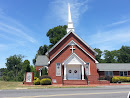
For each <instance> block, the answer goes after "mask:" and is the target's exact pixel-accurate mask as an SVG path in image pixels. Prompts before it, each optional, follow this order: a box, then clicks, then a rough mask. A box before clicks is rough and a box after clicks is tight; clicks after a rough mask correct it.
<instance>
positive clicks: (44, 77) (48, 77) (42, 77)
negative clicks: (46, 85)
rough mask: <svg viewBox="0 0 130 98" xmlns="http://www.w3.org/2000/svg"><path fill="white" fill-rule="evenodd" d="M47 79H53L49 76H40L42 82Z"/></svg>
mask: <svg viewBox="0 0 130 98" xmlns="http://www.w3.org/2000/svg"><path fill="white" fill-rule="evenodd" d="M46 78H47V79H51V77H50V76H48V75H43V76H40V77H39V79H40V80H42V79H46Z"/></svg>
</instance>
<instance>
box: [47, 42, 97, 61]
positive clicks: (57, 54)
mask: <svg viewBox="0 0 130 98" xmlns="http://www.w3.org/2000/svg"><path fill="white" fill-rule="evenodd" d="M71 44H74V45H76V46H78V47H79V48H80V49H81V50H82V51H83V52H84V53H86V54H87V55H88V56H89V57H90V58H91V59H93V60H94V61H95V63H98V61H97V60H96V59H95V58H93V57H92V56H91V55H90V54H89V53H88V52H86V51H85V50H84V49H83V48H82V47H80V46H79V45H78V44H77V43H76V42H74V41H73V40H71V41H70V42H69V43H68V44H67V45H66V46H65V47H64V48H62V49H61V50H60V51H59V52H58V53H57V54H56V55H55V56H53V58H51V59H50V60H49V62H48V63H50V62H51V61H52V60H53V59H54V58H55V57H57V56H58V55H59V54H60V53H61V52H62V51H63V50H64V49H65V48H66V47H67V46H68V45H71Z"/></svg>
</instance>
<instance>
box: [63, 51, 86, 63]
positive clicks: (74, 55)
mask: <svg viewBox="0 0 130 98" xmlns="http://www.w3.org/2000/svg"><path fill="white" fill-rule="evenodd" d="M74 57H76V59H78V60H79V61H80V62H82V63H83V64H86V62H84V61H83V60H82V59H81V58H80V57H79V56H78V55H77V54H76V53H74V52H73V53H72V54H71V55H70V56H69V57H68V58H67V59H66V60H64V62H63V63H62V65H64V64H65V63H66V62H67V61H69V60H70V59H73V58H74Z"/></svg>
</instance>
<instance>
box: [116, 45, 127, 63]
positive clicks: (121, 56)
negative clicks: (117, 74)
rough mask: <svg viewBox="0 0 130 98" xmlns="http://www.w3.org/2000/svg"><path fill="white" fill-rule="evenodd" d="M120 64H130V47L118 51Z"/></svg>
mask: <svg viewBox="0 0 130 98" xmlns="http://www.w3.org/2000/svg"><path fill="white" fill-rule="evenodd" d="M117 57H118V62H119V63H130V47H129V46H122V47H121V49H120V50H118V55H117Z"/></svg>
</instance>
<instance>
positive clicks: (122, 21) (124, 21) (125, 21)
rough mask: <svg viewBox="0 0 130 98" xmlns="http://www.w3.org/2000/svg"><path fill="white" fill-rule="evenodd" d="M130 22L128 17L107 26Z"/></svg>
mask: <svg viewBox="0 0 130 98" xmlns="http://www.w3.org/2000/svg"><path fill="white" fill-rule="evenodd" d="M127 22H130V19H126V20H121V21H117V22H114V23H111V24H108V25H107V27H111V26H116V25H120V24H124V23H127Z"/></svg>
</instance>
